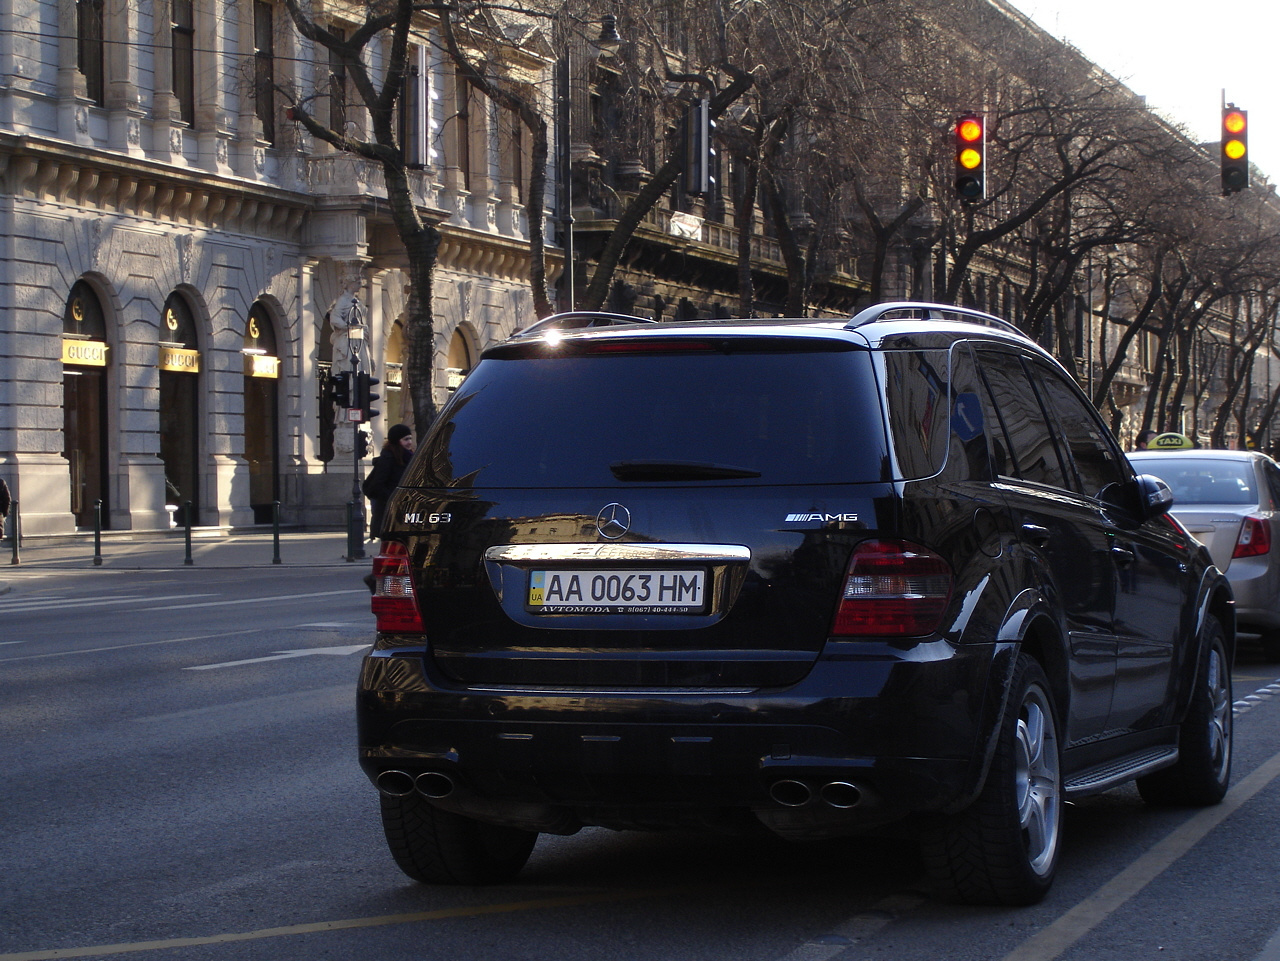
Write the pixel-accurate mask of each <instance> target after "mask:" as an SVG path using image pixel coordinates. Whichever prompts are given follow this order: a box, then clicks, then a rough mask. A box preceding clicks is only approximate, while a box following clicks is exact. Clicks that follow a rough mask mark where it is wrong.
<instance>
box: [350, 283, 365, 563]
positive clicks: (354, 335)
mask: <svg viewBox="0 0 1280 961" xmlns="http://www.w3.org/2000/svg"><path fill="white" fill-rule="evenodd" d="M348 310H349V313H348V315H347V338H348V345H349V346H350V350H351V385H352V389H353V390H354V388H355V384H356V381H358V380H359V377H360V358H359V356H358V355H357V353H356V347H355V345H354V344H352V343H351V341H358V340H363V339H364V329H363V327H362V326H361V320H360V302H359V301H357V300H354V299H353V300H352V303H351V306H350V307H349V308H348ZM353 399H354V398H353ZM348 403H351V401H350V400H349V401H348ZM350 409H351V408H347V410H348V411H350ZM350 416H351V415H350V413H348V414H347V417H348V419H349V418H350ZM364 558H365V553H364V494H363V492H362V491H361V490H360V421H358V420H353V421H351V500H350V502H349V504H348V507H347V560H348V561H359V560H364Z"/></svg>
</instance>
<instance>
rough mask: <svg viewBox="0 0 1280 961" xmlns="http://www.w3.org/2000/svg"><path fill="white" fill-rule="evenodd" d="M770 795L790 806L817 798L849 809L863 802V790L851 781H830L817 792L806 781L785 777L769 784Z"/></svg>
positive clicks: (796, 805)
mask: <svg viewBox="0 0 1280 961" xmlns="http://www.w3.org/2000/svg"><path fill="white" fill-rule="evenodd" d="M769 797H771V798H773V800H774V801H775V802H776V803H778V804H781V805H782V806H783V807H789V808H799V807H804V806H805V805H806V804H809V803H810V802H811V801H813V800H814V799H815V798H817V799H818V800H820V801H822V803H824V804H826V805H828V806H830V807H833V808H837V809H839V810H841V811H847V810H849V809H851V808H855V807H857V806H858V805H859V804H861V803H862V799H863V791H862V788H860V787H858V785H856V784H854V783H852V782H850V781H829V782H827V783H826V784H824V785H822V787H820V788H819V789H818V790H817V791H816V792H815V791H814V789H813V788H812V787H810V786H809V785H808V784H806V783H805V782H804V781H797V780H795V779H793V778H784V779H783V780H781V781H774V782H773V784H771V785H770V786H769Z"/></svg>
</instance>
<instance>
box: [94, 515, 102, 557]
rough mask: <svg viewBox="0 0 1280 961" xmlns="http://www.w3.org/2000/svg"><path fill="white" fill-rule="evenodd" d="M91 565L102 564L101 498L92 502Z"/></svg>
mask: <svg viewBox="0 0 1280 961" xmlns="http://www.w3.org/2000/svg"><path fill="white" fill-rule="evenodd" d="M93 566H94V567H101V566H102V498H98V499H97V500H96V501H94V502H93Z"/></svg>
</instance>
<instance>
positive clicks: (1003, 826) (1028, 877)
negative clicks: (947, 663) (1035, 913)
mask: <svg viewBox="0 0 1280 961" xmlns="http://www.w3.org/2000/svg"><path fill="white" fill-rule="evenodd" d="M1010 690H1011V695H1010V700H1009V710H1008V711H1006V713H1005V717H1004V719H1003V720H1002V722H1001V728H1000V732H999V740H998V742H997V744H996V750H995V755H994V756H993V758H992V760H991V768H990V770H989V771H988V773H987V779H986V783H985V784H984V785H983V788H982V792H981V793H980V794H979V795H978V798H977V800H975V801H974V802H973V804H971V805H970V806H969V807H968V808H966V809H965V810H963V811H960V812H959V813H957V814H953V815H950V816H948V817H946V818H944V819H943V820H942V821H941V822H940V823H938V824H936V825H934V826H933V827H932V828H931V829H929V830H928V831H927V832H926V833H925V836H924V842H923V853H924V859H925V865H926V867H927V869H928V871H929V874H930V876H931V878H932V880H933V882H934V886H935V890H936V892H937V894H938V895H939V896H940V897H942V898H943V899H945V900H948V901H955V902H959V903H963V904H997V905H1026V904H1035V903H1036V902H1037V901H1039V900H1041V899H1042V898H1043V897H1044V896H1045V894H1046V893H1047V892H1048V890H1049V888H1050V887H1051V886H1052V884H1053V877H1054V874H1055V872H1056V871H1057V867H1058V856H1059V850H1060V847H1061V839H1062V749H1061V744H1060V742H1059V738H1058V720H1057V712H1056V710H1055V708H1054V703H1053V695H1052V693H1051V692H1050V690H1049V682H1048V679H1047V678H1046V677H1045V674H1044V671H1043V670H1042V669H1041V667H1040V665H1039V663H1038V662H1037V661H1036V660H1035V659H1034V658H1032V657H1031V656H1029V655H1027V654H1020V655H1019V656H1018V660H1017V663H1016V665H1015V666H1014V672H1013V678H1012V683H1011V688H1010Z"/></svg>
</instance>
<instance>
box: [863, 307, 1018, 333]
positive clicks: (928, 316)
mask: <svg viewBox="0 0 1280 961" xmlns="http://www.w3.org/2000/svg"><path fill="white" fill-rule="evenodd" d="M892 314H905V315H909V316H912V317H920V318H922V319H924V320H946V319H951V320H963V321H967V322H968V323H971V324H983V325H984V326H987V327H995V328H997V329H999V330H1005V331H1009V332H1010V333H1014V334H1017V335H1018V336H1019V337H1023V338H1025V337H1026V336H1027V335H1026V334H1025V333H1023V332H1022V331H1021V330H1019V329H1018V327H1017V325H1016V324H1011V323H1010V322H1009V321H1007V320H1004V319H1002V318H1000V317H997V316H995V315H994V314H987V313H984V312H982V311H981V310H973V309H971V308H969V307H956V306H953V305H951V304H930V303H924V302H917V301H913V300H899V301H893V302H891V303H887V304H872V305H871V306H870V307H868V308H866V309H865V310H860V311H858V313H856V314H854V315H853V319H852V320H850V321H849V322H848V323H847V324H845V325H844V326H845V329H846V330H853V329H854V328H855V327H861V326H863V325H864V324H871V323H874V322H876V321H877V320H884V319H887V318H889V317H890V315H892ZM890 319H891V318H890Z"/></svg>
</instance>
